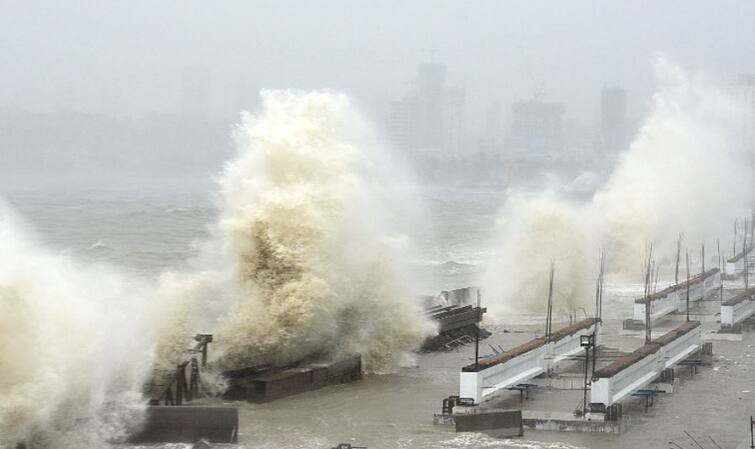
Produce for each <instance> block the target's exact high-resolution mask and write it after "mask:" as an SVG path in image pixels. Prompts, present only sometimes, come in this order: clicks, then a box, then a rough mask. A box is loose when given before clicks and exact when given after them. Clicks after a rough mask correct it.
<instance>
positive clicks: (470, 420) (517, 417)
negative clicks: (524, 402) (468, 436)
mask: <svg viewBox="0 0 755 449" xmlns="http://www.w3.org/2000/svg"><path fill="white" fill-rule="evenodd" d="M454 420H455V422H456V431H457V432H479V431H495V433H496V435H497V436H504V437H513V436H522V435H523V434H524V428H523V427H522V411H521V410H500V409H489V410H478V411H477V413H471V414H465V415H455V416H454Z"/></svg>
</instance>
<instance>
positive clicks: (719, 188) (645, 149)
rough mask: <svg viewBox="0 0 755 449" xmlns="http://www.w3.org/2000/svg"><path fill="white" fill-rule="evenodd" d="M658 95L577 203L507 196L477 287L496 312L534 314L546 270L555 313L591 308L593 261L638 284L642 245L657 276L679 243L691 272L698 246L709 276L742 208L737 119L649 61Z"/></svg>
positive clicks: (743, 163)
mask: <svg viewBox="0 0 755 449" xmlns="http://www.w3.org/2000/svg"><path fill="white" fill-rule="evenodd" d="M655 69H656V78H657V85H658V90H657V92H656V93H655V94H654V95H653V99H652V108H651V112H650V114H649V116H648V118H647V119H646V120H645V122H644V124H643V125H642V127H641V129H640V131H639V133H638V134H637V136H636V138H635V140H634V141H633V143H632V144H631V146H630V148H629V150H628V151H626V152H625V153H624V154H622V155H621V157H620V160H619V161H618V163H617V165H616V167H615V169H614V170H613V172H612V173H611V175H610V176H609V177H608V179H607V180H606V182H605V183H604V184H603V185H602V186H600V187H599V188H598V190H597V191H596V193H595V194H594V196H593V198H592V199H591V200H590V201H588V202H587V203H583V204H574V203H571V202H569V201H567V200H566V199H564V198H563V197H561V196H560V195H559V194H558V193H557V192H556V191H555V190H549V191H547V192H539V193H525V192H516V191H512V192H510V198H509V199H508V200H507V202H506V204H505V205H504V207H503V209H502V213H501V218H500V220H499V232H498V235H499V236H500V237H499V241H498V242H497V243H496V244H495V245H496V248H497V250H498V253H497V254H498V256H497V258H496V260H495V261H493V263H491V265H490V267H489V269H488V272H487V273H486V275H485V279H484V280H483V284H484V285H485V286H486V287H487V290H488V291H489V294H490V296H492V297H493V298H494V300H493V303H492V304H491V309H493V310H496V309H497V310H498V311H499V312H501V313H503V312H508V313H512V312H539V311H542V310H544V308H545V304H546V298H547V293H546V292H547V284H548V271H549V268H550V262H551V261H554V262H555V266H556V282H555V292H556V294H555V295H554V296H555V302H556V308H557V309H559V308H560V309H564V310H575V309H576V308H577V307H579V306H588V305H590V304H592V302H593V301H594V296H593V294H592V292H593V288H594V287H593V285H594V279H595V275H596V270H597V267H598V252H599V250H601V249H602V250H604V251H605V252H606V257H607V269H608V270H609V272H610V273H612V274H613V275H614V276H618V277H622V278H625V279H627V278H628V279H635V280H637V281H639V280H641V276H642V268H641V267H642V263H643V257H644V254H645V251H646V248H647V245H648V244H650V243H653V244H654V246H655V251H654V253H655V258H656V260H657V262H658V264H659V265H660V266H661V267H663V268H664V269H665V270H664V271H665V272H666V273H669V272H671V271H672V269H673V264H674V261H675V258H676V240H677V236H678V235H679V233H682V234H683V235H684V237H685V243H684V245H685V246H688V247H689V248H690V255H691V256H692V259H693V265H694V266H693V267H692V269H693V270H694V269H698V268H699V266H700V258H699V256H698V252H699V250H698V248H700V245H701V244H706V246H708V248H710V250H709V251H708V253H707V254H708V255H709V259H708V261H706V263H707V266H716V265H717V262H716V257H717V254H716V252H715V251H714V250H713V249H714V248H715V240H716V238H718V237H721V238H723V237H726V236H728V235H729V228H730V226H731V221H732V220H733V218H734V217H736V216H737V214H739V213H741V212H742V211H743V210H747V209H749V207H750V206H751V201H752V194H751V192H752V187H753V182H752V179H753V177H752V169H751V160H750V158H749V157H748V155H747V154H746V152H745V151H744V148H743V145H742V141H741V129H740V128H739V127H738V126H739V125H740V123H741V116H742V115H741V111H740V110H739V109H738V107H737V106H736V103H735V102H734V101H732V98H731V97H730V95H729V94H727V93H726V92H725V91H723V90H721V89H719V88H717V87H716V86H715V85H713V84H712V83H710V82H708V81H706V80H705V79H704V78H703V77H701V76H689V75H687V74H685V73H684V72H683V71H682V70H681V69H679V68H678V67H675V66H673V65H672V64H670V63H668V62H667V61H666V60H665V59H663V58H658V60H657V61H656V63H655Z"/></svg>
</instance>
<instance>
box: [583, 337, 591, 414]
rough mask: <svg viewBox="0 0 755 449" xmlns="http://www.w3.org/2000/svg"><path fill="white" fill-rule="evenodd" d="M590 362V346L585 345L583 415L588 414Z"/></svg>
mask: <svg viewBox="0 0 755 449" xmlns="http://www.w3.org/2000/svg"><path fill="white" fill-rule="evenodd" d="M589 362H590V346H587V347H585V389H584V395H583V396H582V416H585V415H586V414H587V365H588V363H589Z"/></svg>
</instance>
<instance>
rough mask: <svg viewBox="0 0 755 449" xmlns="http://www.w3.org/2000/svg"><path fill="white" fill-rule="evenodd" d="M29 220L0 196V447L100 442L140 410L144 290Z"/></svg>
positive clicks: (145, 348)
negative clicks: (50, 240)
mask: <svg viewBox="0 0 755 449" xmlns="http://www.w3.org/2000/svg"><path fill="white" fill-rule="evenodd" d="M28 229H29V227H28V225H26V224H25V223H23V221H22V220H21V219H20V218H19V217H18V216H17V215H16V214H15V213H14V212H13V211H12V210H11V208H10V207H9V206H8V205H7V204H5V203H4V201H3V200H2V199H1V198H0V266H1V267H2V269H0V372H2V375H1V376H0V447H2V446H4V445H5V444H8V445H12V444H13V443H14V442H18V441H25V442H26V443H27V446H28V447H32V448H34V447H55V448H80V447H101V446H102V445H103V444H104V443H103V442H104V441H105V440H111V439H118V438H119V437H121V436H124V435H125V432H126V430H127V428H128V427H129V426H132V425H134V424H136V423H137V422H138V421H139V419H140V418H141V412H142V410H143V401H142V397H141V387H142V383H143V381H144V379H145V376H146V373H145V369H147V368H148V367H149V366H150V363H151V359H152V353H151V347H152V343H151V342H152V339H153V338H154V336H152V335H151V334H150V332H149V328H150V323H149V320H148V319H142V318H141V317H144V316H150V314H149V313H145V312H147V311H148V308H147V307H146V304H145V302H144V300H143V298H146V297H147V295H145V294H144V293H145V292H144V291H143V289H142V287H140V286H139V285H138V284H136V283H134V282H133V280H130V279H127V278H125V277H123V276H122V275H119V274H118V273H116V272H114V271H113V270H112V269H110V268H108V267H105V266H85V265H81V264H77V263H76V262H74V261H73V260H71V259H70V258H68V257H65V256H62V255H57V254H54V253H51V252H49V251H46V250H44V249H42V248H41V246H40V245H39V244H38V242H37V241H36V239H35V238H34V237H33V236H32V235H30V233H29V232H28Z"/></svg>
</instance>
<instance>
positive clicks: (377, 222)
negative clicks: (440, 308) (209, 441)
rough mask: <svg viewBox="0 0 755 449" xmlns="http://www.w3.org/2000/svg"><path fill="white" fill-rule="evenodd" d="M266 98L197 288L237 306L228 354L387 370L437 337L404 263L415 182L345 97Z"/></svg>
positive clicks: (225, 334)
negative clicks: (345, 359)
mask: <svg viewBox="0 0 755 449" xmlns="http://www.w3.org/2000/svg"><path fill="white" fill-rule="evenodd" d="M262 102H263V107H262V112H261V113H260V114H257V115H253V114H244V115H243V117H242V123H241V124H240V125H239V126H238V128H237V129H236V133H235V140H236V145H237V150H238V154H237V156H236V158H235V159H234V160H233V161H232V162H230V163H229V164H228V165H227V166H226V169H225V172H224V173H223V175H222V177H221V179H220V185H221V188H222V189H221V190H222V191H221V193H222V199H223V200H222V207H221V216H220V219H219V222H218V224H217V227H216V228H215V229H214V231H213V232H214V234H215V238H214V239H213V240H212V241H211V242H209V243H208V244H207V245H205V249H206V252H207V253H209V254H210V255H209V256H208V255H207V254H206V255H205V256H206V259H208V260H210V262H209V268H205V270H204V274H203V279H202V281H201V282H200V286H199V287H198V288H203V289H206V290H207V292H208V293H206V294H204V295H203V296H204V297H205V298H208V297H209V298H212V297H213V295H215V296H217V295H220V296H222V298H223V299H222V300H221V301H218V302H217V303H216V305H217V306H218V307H219V308H220V309H223V308H225V307H228V306H229V304H230V312H229V313H227V314H223V316H222V318H221V319H220V320H219V322H218V323H216V324H217V326H218V328H217V332H216V334H217V337H216V342H217V344H216V347H217V348H218V350H219V351H220V352H217V351H216V354H217V356H216V363H217V364H218V365H220V366H223V367H239V366H247V365H254V364H260V363H276V364H283V363H289V362H293V361H297V360H300V359H302V358H305V357H309V356H329V355H334V354H337V353H343V352H360V353H362V355H363V357H364V360H365V363H366V365H367V366H368V367H370V368H371V369H381V368H384V367H386V366H388V365H390V364H391V363H393V362H395V361H396V360H397V358H398V357H400V356H401V355H402V353H405V352H406V351H407V350H411V349H412V348H414V347H416V346H417V345H418V344H419V343H420V342H421V340H422V339H423V338H424V337H426V336H427V335H428V334H429V333H430V332H432V329H431V327H430V326H429V324H428V323H427V322H426V321H425V320H424V319H422V318H420V317H421V314H420V313H418V310H417V305H416V304H415V302H414V300H413V299H412V298H414V293H415V292H414V291H413V290H412V288H411V282H410V281H409V279H408V277H407V269H406V268H407V267H406V265H405V261H406V260H409V257H407V253H409V252H410V251H411V245H410V243H409V240H408V239H407V238H406V237H405V235H406V231H407V229H409V228H410V225H411V223H412V219H411V217H412V216H414V215H416V213H415V212H413V211H415V210H417V207H416V204H417V203H415V202H414V201H413V200H412V198H413V195H412V194H411V191H412V189H411V188H408V187H410V186H409V184H407V182H408V181H409V178H408V177H407V176H406V172H405V171H404V169H403V168H402V165H401V164H400V163H399V162H397V161H396V160H395V159H392V158H390V157H389V155H388V154H387V153H386V152H385V150H384V149H383V147H381V146H380V144H379V142H378V141H377V139H376V138H375V137H374V134H373V133H372V131H371V130H370V128H369V126H368V125H367V122H366V121H365V120H364V119H363V118H362V117H361V115H360V114H359V112H358V110H357V109H356V108H355V107H354V106H353V104H352V103H351V101H350V100H349V99H348V98H347V97H346V96H345V95H342V94H337V93H331V92H299V91H263V93H262ZM206 267H207V265H206ZM189 278H190V279H191V278H194V279H196V278H195V277H194V276H191V275H190V276H189ZM173 284H175V282H173ZM171 290H172V288H169V289H168V291H171ZM213 292H215V293H216V294H215V293H213ZM169 296H170V295H169ZM190 296H193V294H190ZM200 296H202V295H200ZM200 300H201V299H200Z"/></svg>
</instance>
